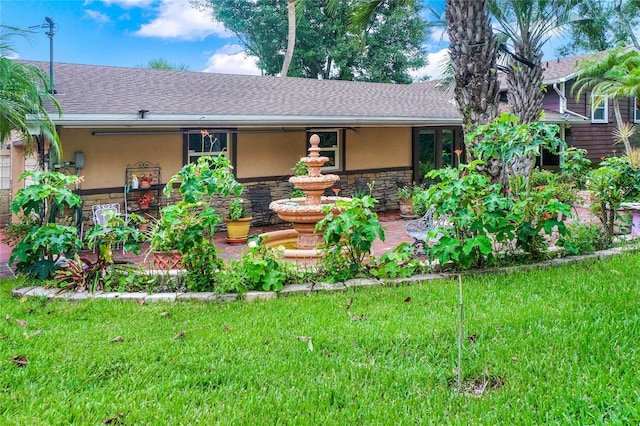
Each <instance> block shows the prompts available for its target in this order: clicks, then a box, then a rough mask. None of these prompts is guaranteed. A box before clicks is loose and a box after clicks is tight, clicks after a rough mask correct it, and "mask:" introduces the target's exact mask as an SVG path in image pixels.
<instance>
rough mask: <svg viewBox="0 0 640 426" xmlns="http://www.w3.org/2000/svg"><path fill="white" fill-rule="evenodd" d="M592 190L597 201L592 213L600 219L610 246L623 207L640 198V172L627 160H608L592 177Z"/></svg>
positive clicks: (594, 200) (591, 173) (602, 163)
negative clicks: (626, 202)
mask: <svg viewBox="0 0 640 426" xmlns="http://www.w3.org/2000/svg"><path fill="white" fill-rule="evenodd" d="M588 188H589V191H590V192H591V196H592V198H593V200H592V203H591V211H592V212H593V213H594V214H596V215H597V216H598V218H599V219H600V222H601V223H602V226H603V228H604V231H605V238H606V239H605V241H606V243H607V245H608V244H610V243H611V239H612V238H613V234H614V224H615V220H616V217H617V210H618V209H619V208H620V204H621V203H622V202H624V201H627V200H634V199H635V198H636V197H638V195H639V194H640V170H638V169H634V168H633V167H632V166H631V163H630V162H629V159H628V158H627V157H608V158H606V159H604V160H603V161H602V162H601V163H600V165H599V166H598V168H597V169H595V170H592V171H591V172H590V173H589V180H588Z"/></svg>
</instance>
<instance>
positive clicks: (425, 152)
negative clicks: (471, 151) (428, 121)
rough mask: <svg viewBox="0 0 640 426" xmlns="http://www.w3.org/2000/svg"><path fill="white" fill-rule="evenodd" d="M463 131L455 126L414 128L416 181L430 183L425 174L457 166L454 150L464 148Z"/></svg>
mask: <svg viewBox="0 0 640 426" xmlns="http://www.w3.org/2000/svg"><path fill="white" fill-rule="evenodd" d="M461 147H462V141H461V131H460V130H459V129H455V128H421V129H415V130H414V152H413V158H414V164H413V170H414V181H415V182H416V183H418V184H422V183H429V180H428V179H425V175H426V174H427V173H428V172H430V171H431V170H434V169H441V168H443V167H455V166H456V156H455V154H454V150H456V149H459V148H460V149H462V148H461Z"/></svg>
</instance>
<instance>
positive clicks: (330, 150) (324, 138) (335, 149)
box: [309, 129, 341, 171]
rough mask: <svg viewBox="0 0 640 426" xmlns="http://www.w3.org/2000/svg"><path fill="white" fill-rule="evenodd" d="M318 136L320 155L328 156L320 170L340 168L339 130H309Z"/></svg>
mask: <svg viewBox="0 0 640 426" xmlns="http://www.w3.org/2000/svg"><path fill="white" fill-rule="evenodd" d="M309 133H310V134H316V135H318V136H319V137H320V145H318V146H319V147H320V156H322V157H327V158H329V161H327V162H326V163H324V166H323V167H322V170H323V171H325V170H340V146H341V143H340V132H339V131H338V129H330V130H327V129H322V130H309Z"/></svg>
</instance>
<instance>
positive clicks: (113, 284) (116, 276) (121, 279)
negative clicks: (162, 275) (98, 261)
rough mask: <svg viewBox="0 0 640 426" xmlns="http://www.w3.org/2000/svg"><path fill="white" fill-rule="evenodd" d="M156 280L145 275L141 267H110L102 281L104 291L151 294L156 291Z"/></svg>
mask: <svg viewBox="0 0 640 426" xmlns="http://www.w3.org/2000/svg"><path fill="white" fill-rule="evenodd" d="M156 278H157V277H156V276H154V275H151V274H147V273H146V270H145V269H144V267H143V266H141V265H137V266H132V265H111V266H110V267H109V269H108V273H107V275H106V276H105V277H104V280H103V281H104V291H117V292H120V293H122V292H139V291H143V292H152V291H154V290H157V282H158V280H157V279H156Z"/></svg>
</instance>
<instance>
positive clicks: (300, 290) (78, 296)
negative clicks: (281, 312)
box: [11, 247, 638, 302]
mask: <svg viewBox="0 0 640 426" xmlns="http://www.w3.org/2000/svg"><path fill="white" fill-rule="evenodd" d="M634 251H638V248H637V247H614V248H610V249H606V250H600V251H597V252H595V253H593V254H587V255H581V256H567V257H563V258H558V259H552V260H549V261H546V262H539V263H533V264H528V265H517V266H506V267H501V268H494V269H483V270H476V271H464V272H455V273H452V272H441V273H434V274H419V275H413V276H411V277H406V278H385V279H382V280H380V279H375V278H374V279H368V278H353V279H350V280H347V281H345V282H344V283H333V284H332V283H325V282H321V283H316V284H291V285H286V286H284V288H283V289H282V290H281V291H280V292H275V291H268V292H264V291H249V292H247V293H245V295H244V296H242V297H241V296H240V295H238V294H236V293H227V294H216V293H213V292H203V293H189V292H187V293H182V292H177V293H176V292H173V293H150V294H149V293H140V292H132V293H127V292H123V293H118V292H102V291H98V292H95V293H93V294H91V293H88V292H86V291H85V292H72V291H65V292H61V293H57V292H58V291H59V289H56V288H44V287H23V288H19V289H13V290H12V291H11V295H12V296H13V297H16V298H22V297H47V298H49V299H54V298H56V299H61V300H66V301H81V300H88V299H108V300H123V301H141V300H142V301H144V302H176V301H183V300H198V301H203V302H214V301H218V302H234V301H236V300H244V301H246V302H252V301H256V300H270V299H274V298H277V297H284V296H289V295H295V294H305V295H306V294H309V293H311V292H312V291H314V292H315V291H327V292H328V291H340V290H347V289H349V288H356V287H374V286H382V285H394V286H400V285H411V284H414V283H419V282H423V281H435V280H446V279H451V278H452V277H455V276H458V275H465V276H473V275H481V274H489V273H512V272H516V271H525V270H529V269H534V268H550V267H557V266H563V265H569V264H572V263H577V262H584V261H588V260H594V259H595V260H598V259H604V258H608V257H611V256H616V255H621V254H625V253H628V252H634ZM176 275H179V274H176Z"/></svg>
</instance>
